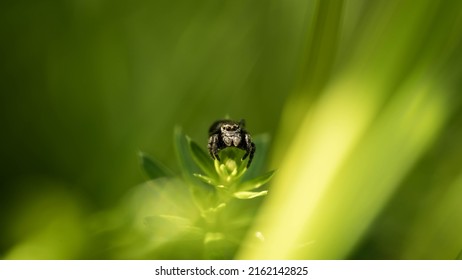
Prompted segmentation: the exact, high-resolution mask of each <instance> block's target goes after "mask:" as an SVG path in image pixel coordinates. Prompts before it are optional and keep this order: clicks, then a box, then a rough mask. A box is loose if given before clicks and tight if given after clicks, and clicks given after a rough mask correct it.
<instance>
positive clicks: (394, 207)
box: [0, 0, 462, 259]
mask: <svg viewBox="0 0 462 280" xmlns="http://www.w3.org/2000/svg"><path fill="white" fill-rule="evenodd" d="M0 38H1V44H0V62H1V63H0V81H1V83H0V91H1V95H0V128H1V130H0V131H1V137H0V139H1V140H0V155H1V161H0V164H1V166H0V180H1V181H0V183H1V189H0V192H1V193H0V213H1V214H0V217H1V218H0V219H1V220H0V222H1V231H0V257H1V258H12V259H24V258H25V259H86V258H90V259H94V258H122V259H124V258H143V257H148V256H149V255H148V254H146V255H143V254H139V255H136V257H133V255H129V254H124V253H123V252H118V253H113V252H114V251H111V252H112V253H108V251H107V248H106V247H107V246H109V245H108V244H107V243H105V242H104V241H103V240H101V237H98V234H95V232H98V230H100V227H101V226H100V223H101V219H100V217H101V215H102V214H101V213H105V212H107V211H110V210H108V209H114V208H117V207H116V205H118V204H119V203H120V201H121V200H123V199H124V197H125V196H126V195H127V193H129V192H130V191H131V190H132V189H133V187H134V186H136V185H138V184H140V183H142V182H143V181H145V180H146V179H147V178H146V177H145V176H144V175H143V173H142V171H141V168H140V166H139V162H138V158H137V153H138V151H140V150H141V151H144V152H146V153H148V154H151V155H153V156H155V157H156V158H157V159H159V160H160V161H162V162H163V163H165V164H166V165H167V166H169V167H170V168H172V169H173V170H175V171H178V167H177V165H176V160H175V156H174V150H173V144H172V134H173V129H174V127H175V125H180V126H181V127H182V128H183V130H184V131H185V133H187V134H188V135H190V136H191V137H192V138H193V139H195V140H196V141H197V142H198V143H203V146H204V148H205V146H206V142H207V134H206V132H207V129H208V126H209V125H210V124H211V123H212V122H213V121H215V120H216V119H219V118H223V117H224V116H225V115H229V116H231V117H232V118H236V119H240V118H245V119H246V120H247V126H248V129H249V131H250V132H251V133H252V135H257V134H260V133H266V132H267V133H269V134H270V135H271V136H272V146H271V149H270V153H269V158H270V161H269V162H268V168H277V169H278V173H277V176H276V178H275V179H274V181H273V182H272V184H271V186H270V195H269V196H268V198H267V199H266V200H265V203H264V204H263V206H262V208H261V209H260V211H259V212H258V214H257V215H256V217H255V222H254V225H253V227H254V229H256V230H261V231H262V232H264V233H265V238H266V239H267V242H266V241H265V242H262V243H259V244H253V241H252V240H253V239H252V238H251V237H250V236H249V238H247V239H246V240H245V241H244V242H243V244H246V245H243V246H242V248H241V250H240V251H239V252H238V253H237V255H236V256H235V257H236V258H245V259H246V258H251V259H254V258H256V259H262V258H274V259H283V258H287V259H348V258H351V259H455V258H456V257H457V255H458V254H459V253H460V252H461V250H462V203H461V201H462V146H461V144H460V143H462V129H461V126H462V108H461V101H462V98H461V88H462V55H461V54H460V53H461V50H462V2H459V1H451V0H446V1H430V0H423V1H420V0H419V1H417V0H415V1H413V0H409V1H398V0H392V1H385V0H379V1H364V0H351V1H332V0H328V1H301V0H289V1H282V0H270V1H211V0H206V1H202V0H199V1H181V0H180V1H163V0H161V1H143V0H137V1H124V0H117V1H104V0H74V1H51V0H48V1H47V0H44V1H29V0H19V1H2V2H1V4H0ZM257 153H258V151H257ZM109 216H111V215H109ZM111 217H112V218H111V219H115V220H117V219H122V217H123V214H120V212H117V213H116V214H112V216H111ZM105 219H107V218H105ZM247 245H249V246H247Z"/></svg>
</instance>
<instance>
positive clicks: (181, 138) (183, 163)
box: [174, 127, 199, 179]
mask: <svg viewBox="0 0 462 280" xmlns="http://www.w3.org/2000/svg"><path fill="white" fill-rule="evenodd" d="M174 142H175V151H176V155H177V158H178V162H179V164H180V169H181V172H182V174H183V176H184V177H185V178H186V179H191V178H194V177H193V174H194V173H198V171H199V169H198V168H197V166H196V164H195V162H194V160H193V159H192V157H191V152H190V148H189V141H188V139H187V137H186V135H185V134H184V133H183V131H182V129H181V128H180V127H175V131H174Z"/></svg>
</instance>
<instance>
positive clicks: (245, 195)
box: [233, 191, 268, 199]
mask: <svg viewBox="0 0 462 280" xmlns="http://www.w3.org/2000/svg"><path fill="white" fill-rule="evenodd" d="M267 194H268V191H261V192H235V193H234V194H233V195H234V197H235V198H238V199H252V198H256V197H259V196H265V195H267Z"/></svg>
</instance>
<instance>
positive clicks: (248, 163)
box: [247, 142, 256, 168]
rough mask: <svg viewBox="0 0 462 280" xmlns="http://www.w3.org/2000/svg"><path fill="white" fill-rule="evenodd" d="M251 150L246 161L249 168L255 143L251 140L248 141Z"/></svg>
mask: <svg viewBox="0 0 462 280" xmlns="http://www.w3.org/2000/svg"><path fill="white" fill-rule="evenodd" d="M250 146H251V150H250V154H249V162H247V168H249V166H250V163H251V162H252V159H253V155H254V154H255V150H256V149H255V144H254V143H253V142H250Z"/></svg>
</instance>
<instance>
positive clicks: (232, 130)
mask: <svg viewBox="0 0 462 280" xmlns="http://www.w3.org/2000/svg"><path fill="white" fill-rule="evenodd" d="M220 130H221V133H222V134H224V135H234V134H237V133H239V132H241V126H240V125H239V123H235V122H230V123H223V124H222V125H221V127H220Z"/></svg>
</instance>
